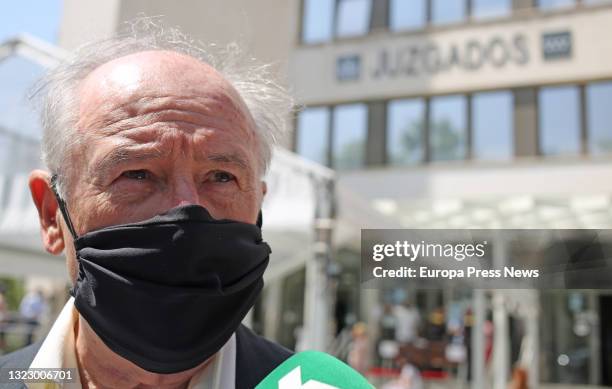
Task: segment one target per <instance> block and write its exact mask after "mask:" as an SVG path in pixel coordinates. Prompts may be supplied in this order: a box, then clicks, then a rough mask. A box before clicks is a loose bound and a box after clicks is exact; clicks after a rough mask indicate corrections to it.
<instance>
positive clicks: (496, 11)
mask: <svg viewBox="0 0 612 389" xmlns="http://www.w3.org/2000/svg"><path fill="white" fill-rule="evenodd" d="M511 13H512V0H472V17H474V18H475V19H487V18H499V17H503V16H510V14H511Z"/></svg>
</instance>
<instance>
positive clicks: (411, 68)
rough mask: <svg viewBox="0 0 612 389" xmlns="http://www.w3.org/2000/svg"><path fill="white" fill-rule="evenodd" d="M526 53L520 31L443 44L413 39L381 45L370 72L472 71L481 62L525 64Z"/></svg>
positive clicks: (376, 75) (373, 74) (415, 74)
mask: <svg viewBox="0 0 612 389" xmlns="http://www.w3.org/2000/svg"><path fill="white" fill-rule="evenodd" d="M529 57H530V56H529V47H528V45H527V38H526V37H525V36H524V35H523V34H516V35H514V36H511V37H502V36H493V37H491V38H490V39H487V40H479V39H470V40H467V41H465V42H458V43H451V44H448V45H445V46H442V45H439V44H436V43H414V44H410V45H406V46H403V47H399V48H396V49H393V50H390V49H381V50H380V51H379V52H378V54H377V59H376V61H375V63H374V67H373V68H372V69H371V70H370V75H371V77H372V78H374V79H380V78H388V77H390V78H394V77H406V76H412V77H418V76H423V75H435V74H439V73H444V72H448V71H451V70H453V69H461V70H465V71H469V72H475V71H478V70H479V69H481V68H482V67H484V66H493V67H496V68H501V67H504V66H508V65H519V66H520V65H525V64H527V62H528V61H529Z"/></svg>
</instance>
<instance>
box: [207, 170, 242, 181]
mask: <svg viewBox="0 0 612 389" xmlns="http://www.w3.org/2000/svg"><path fill="white" fill-rule="evenodd" d="M235 178H236V177H234V175H233V174H231V173H228V172H214V173H213V175H212V180H213V181H214V182H230V181H233V180H234V179H235Z"/></svg>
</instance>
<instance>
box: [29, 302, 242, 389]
mask: <svg viewBox="0 0 612 389" xmlns="http://www.w3.org/2000/svg"><path fill="white" fill-rule="evenodd" d="M78 315H79V313H78V311H77V310H76V308H75V307H74V298H73V297H71V298H70V299H69V300H68V302H66V305H64V308H63V309H62V311H61V313H60V314H59V316H58V317H57V319H56V320H55V323H53V327H51V330H50V331H49V334H48V335H47V337H46V338H45V340H44V342H43V343H42V345H41V346H40V349H39V350H38V353H36V356H35V357H34V360H33V361H32V364H31V365H30V369H40V368H46V369H61V368H71V369H74V372H75V373H76V374H75V380H74V382H70V383H65V384H64V385H63V386H62V389H80V388H81V377H80V376H79V370H78V364H77V359H76V353H75V339H74V324H75V323H76V321H77V320H78ZM235 380H236V335H235V334H233V335H232V337H231V338H230V339H229V340H228V341H227V342H226V343H225V345H224V346H223V347H222V348H221V350H219V351H218V352H217V353H216V354H215V356H214V359H213V361H212V362H211V364H210V365H209V366H207V367H206V368H205V369H204V370H202V371H201V372H199V373H198V374H196V375H195V376H194V377H193V378H192V379H191V380H190V381H189V386H188V389H234V387H235ZM27 387H28V389H55V388H59V387H60V386H59V385H57V384H53V383H28V384H27Z"/></svg>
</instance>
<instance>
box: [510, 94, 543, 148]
mask: <svg viewBox="0 0 612 389" xmlns="http://www.w3.org/2000/svg"><path fill="white" fill-rule="evenodd" d="M537 100H538V96H537V93H536V90H535V88H520V89H515V90H514V128H515V130H514V155H515V156H517V157H532V156H536V155H538V148H539V147H538V106H537V105H538V104H537Z"/></svg>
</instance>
